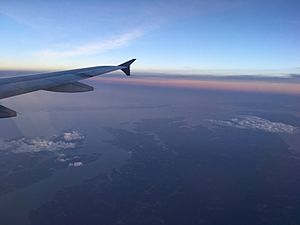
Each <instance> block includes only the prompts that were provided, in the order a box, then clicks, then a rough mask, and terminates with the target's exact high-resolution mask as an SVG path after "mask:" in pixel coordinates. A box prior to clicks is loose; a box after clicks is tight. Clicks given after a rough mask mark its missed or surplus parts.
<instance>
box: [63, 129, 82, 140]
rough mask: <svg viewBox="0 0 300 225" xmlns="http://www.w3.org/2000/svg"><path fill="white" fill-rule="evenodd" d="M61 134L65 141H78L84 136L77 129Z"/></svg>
mask: <svg viewBox="0 0 300 225" xmlns="http://www.w3.org/2000/svg"><path fill="white" fill-rule="evenodd" d="M63 135H64V140H65V141H78V140H83V139H84V136H83V135H81V134H80V133H79V132H78V131H72V132H66V133H64V134H63Z"/></svg>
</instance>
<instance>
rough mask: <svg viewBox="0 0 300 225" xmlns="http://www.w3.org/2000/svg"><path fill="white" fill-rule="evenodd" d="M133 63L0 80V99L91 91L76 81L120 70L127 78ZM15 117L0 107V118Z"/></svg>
mask: <svg viewBox="0 0 300 225" xmlns="http://www.w3.org/2000/svg"><path fill="white" fill-rule="evenodd" d="M134 61H135V59H132V60H129V61H127V62H125V63H122V64H120V65H118V66H96V67H88V68H82V69H74V70H66V71H58V72H52V73H42V74H33V75H27V76H17V77H7V78H0V99H4V98H8V97H12V96H16V95H21V94H25V93H29V92H34V91H38V90H47V91H54V92H68V93H75V92H85V91H92V90H93V87H91V86H89V85H86V84H83V83H80V82H78V81H80V80H84V79H88V78H91V77H94V76H99V75H102V74H105V73H109V72H112V71H116V70H122V71H123V72H124V73H125V74H126V75H127V76H130V66H131V64H132V63H133V62H134ZM15 116H16V113H15V111H13V110H11V109H8V108H6V107H4V106H0V118H8V117H15Z"/></svg>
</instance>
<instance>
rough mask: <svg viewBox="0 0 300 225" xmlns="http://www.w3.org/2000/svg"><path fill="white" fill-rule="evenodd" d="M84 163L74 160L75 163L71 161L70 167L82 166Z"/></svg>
mask: <svg viewBox="0 0 300 225" xmlns="http://www.w3.org/2000/svg"><path fill="white" fill-rule="evenodd" d="M82 165H83V163H82V162H73V163H69V167H80V166H82Z"/></svg>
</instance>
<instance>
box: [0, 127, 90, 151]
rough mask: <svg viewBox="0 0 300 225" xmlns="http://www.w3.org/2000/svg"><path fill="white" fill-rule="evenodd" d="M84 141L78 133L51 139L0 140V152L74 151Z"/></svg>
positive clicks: (56, 136)
mask: <svg viewBox="0 0 300 225" xmlns="http://www.w3.org/2000/svg"><path fill="white" fill-rule="evenodd" d="M83 140H84V136H83V135H82V134H80V133H79V132H78V131H71V132H65V133H63V134H61V135H54V136H52V137H51V138H40V137H37V138H25V137H22V138H19V139H14V140H1V139H0V150H1V151H7V152H12V153H35V152H41V151H50V152H58V151H62V150H68V149H74V148H76V147H78V146H79V145H80V143H81V142H82V141H83Z"/></svg>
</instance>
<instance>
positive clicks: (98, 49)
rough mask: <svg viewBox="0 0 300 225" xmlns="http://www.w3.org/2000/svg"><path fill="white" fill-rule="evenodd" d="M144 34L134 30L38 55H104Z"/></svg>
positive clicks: (44, 51)
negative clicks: (103, 53)
mask: <svg viewBox="0 0 300 225" xmlns="http://www.w3.org/2000/svg"><path fill="white" fill-rule="evenodd" d="M144 33H145V32H144V31H142V30H133V31H130V32H128V33H124V34H122V35H120V36H117V37H113V38H109V39H106V40H100V41H98V42H94V43H85V44H82V45H79V46H75V47H71V48H69V49H56V50H55V49H54V50H53V49H46V50H43V51H40V52H38V55H39V56H43V57H71V56H80V55H90V54H97V53H102V52H105V51H109V50H113V49H118V48H122V47H125V46H127V45H129V44H130V43H131V42H133V41H134V40H136V39H137V38H139V37H141V36H143V35H144Z"/></svg>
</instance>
